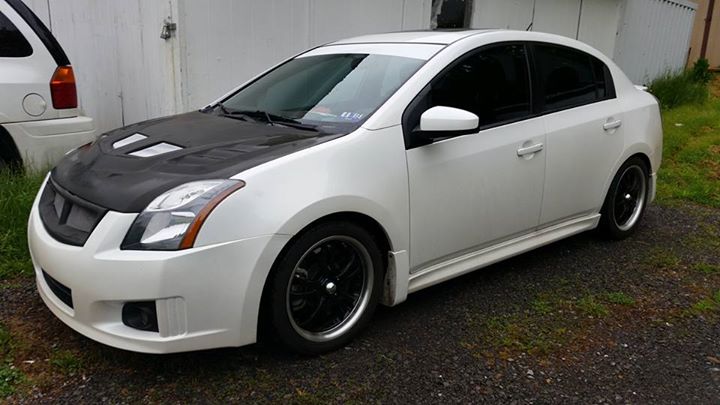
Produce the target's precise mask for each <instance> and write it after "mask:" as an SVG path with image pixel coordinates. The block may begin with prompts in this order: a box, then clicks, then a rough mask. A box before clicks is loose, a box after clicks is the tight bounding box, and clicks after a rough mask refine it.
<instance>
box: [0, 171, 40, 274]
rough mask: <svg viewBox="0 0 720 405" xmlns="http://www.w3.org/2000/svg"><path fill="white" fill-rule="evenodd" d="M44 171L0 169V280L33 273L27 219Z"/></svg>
mask: <svg viewBox="0 0 720 405" xmlns="http://www.w3.org/2000/svg"><path fill="white" fill-rule="evenodd" d="M44 177H45V175H44V174H25V175H22V174H11V173H9V172H0V212H2V215H0V280H4V279H7V278H10V277H13V276H16V275H18V274H32V263H31V262H30V256H29V255H28V249H27V234H26V228H27V220H28V216H29V215H30V208H31V207H32V202H33V200H34V199H35V195H36V194H37V191H38V189H39V188H40V184H41V183H42V180H43V178H44Z"/></svg>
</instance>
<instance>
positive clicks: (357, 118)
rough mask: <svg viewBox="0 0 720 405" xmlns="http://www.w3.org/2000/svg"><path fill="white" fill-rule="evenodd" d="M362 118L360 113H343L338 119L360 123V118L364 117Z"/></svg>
mask: <svg viewBox="0 0 720 405" xmlns="http://www.w3.org/2000/svg"><path fill="white" fill-rule="evenodd" d="M364 116H365V114H360V113H355V112H344V113H342V114H340V118H343V119H345V120H348V121H352V122H355V121H360V120H361V119H362V117H364Z"/></svg>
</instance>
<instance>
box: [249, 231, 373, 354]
mask: <svg viewBox="0 0 720 405" xmlns="http://www.w3.org/2000/svg"><path fill="white" fill-rule="evenodd" d="M383 276H384V271H383V260H382V255H381V252H380V248H379V247H378V244H377V243H376V242H375V240H374V238H373V236H372V234H371V233H370V232H368V231H366V230H365V229H364V228H362V227H360V226H358V225H355V224H353V223H346V222H328V223H323V224H319V225H317V226H315V227H313V228H311V229H309V230H308V231H306V232H304V233H302V234H300V235H299V236H298V237H297V239H295V240H294V241H292V242H291V245H290V247H289V248H287V250H285V251H284V252H283V253H282V254H281V257H280V258H279V259H278V260H277V261H276V263H275V265H274V266H273V269H272V271H271V274H270V276H269V278H268V284H267V287H268V288H267V290H266V295H265V300H264V305H263V307H264V309H266V310H265V311H264V312H265V313H264V314H263V316H264V317H266V319H265V321H267V322H268V324H269V325H268V326H269V328H270V332H271V333H272V336H273V337H274V338H275V339H277V340H278V341H279V342H280V343H281V344H283V345H284V346H285V347H287V348H288V349H290V350H292V351H294V352H298V353H302V354H310V355H317V354H321V353H326V352H330V351H333V350H336V349H338V348H340V347H343V346H345V345H346V344H347V343H348V342H350V341H351V340H352V339H353V338H354V337H355V336H356V335H357V334H358V332H360V331H361V330H362V329H363V327H364V326H365V325H366V324H367V322H368V321H369V320H370V319H371V318H372V315H373V313H374V312H375V308H376V307H377V304H378V302H379V300H380V296H381V294H382V286H383Z"/></svg>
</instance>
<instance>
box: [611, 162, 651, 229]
mask: <svg viewBox="0 0 720 405" xmlns="http://www.w3.org/2000/svg"><path fill="white" fill-rule="evenodd" d="M648 179H649V173H648V168H647V165H646V164H645V162H644V161H643V160H642V159H640V158H637V157H634V158H631V159H629V160H628V161H627V162H625V163H624V164H623V165H622V166H621V167H620V170H618V172H617V174H616V175H615V178H614V179H613V181H612V183H611V184H610V190H608V194H607V196H606V197H605V203H604V204H603V208H602V212H601V214H602V217H601V219H600V228H601V230H602V231H603V232H604V233H605V234H606V235H607V236H609V237H611V238H613V239H624V238H626V237H628V236H630V235H631V234H632V233H633V232H635V229H636V228H637V225H638V223H639V222H640V219H641V218H642V216H643V214H644V213H645V206H646V205H647V197H648V194H649V193H648V187H649V184H650V182H649V181H648Z"/></svg>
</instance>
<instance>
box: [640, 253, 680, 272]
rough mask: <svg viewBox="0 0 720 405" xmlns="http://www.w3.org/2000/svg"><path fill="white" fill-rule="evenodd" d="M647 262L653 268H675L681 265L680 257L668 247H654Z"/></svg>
mask: <svg viewBox="0 0 720 405" xmlns="http://www.w3.org/2000/svg"><path fill="white" fill-rule="evenodd" d="M646 263H647V264H648V265H650V266H652V267H653V268H662V269H666V268H673V267H677V266H679V265H680V257H678V255H676V254H675V253H674V252H672V251H670V250H666V249H654V250H653V251H651V252H650V255H649V256H648V258H647V259H646Z"/></svg>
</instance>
